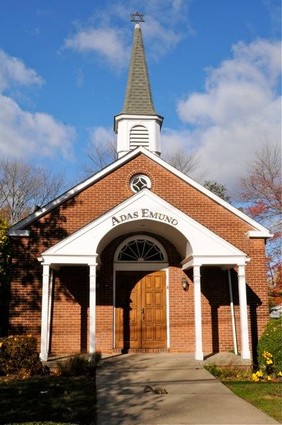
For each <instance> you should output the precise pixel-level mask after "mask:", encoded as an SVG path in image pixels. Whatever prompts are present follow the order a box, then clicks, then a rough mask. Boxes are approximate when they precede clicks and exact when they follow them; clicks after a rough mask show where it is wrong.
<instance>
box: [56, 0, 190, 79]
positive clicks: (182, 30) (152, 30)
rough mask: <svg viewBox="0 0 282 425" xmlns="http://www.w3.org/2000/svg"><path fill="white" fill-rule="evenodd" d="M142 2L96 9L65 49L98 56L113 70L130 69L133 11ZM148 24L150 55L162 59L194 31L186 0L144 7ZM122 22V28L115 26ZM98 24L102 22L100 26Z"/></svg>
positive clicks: (131, 0) (146, 35) (153, 0)
mask: <svg viewBox="0 0 282 425" xmlns="http://www.w3.org/2000/svg"><path fill="white" fill-rule="evenodd" d="M139 7H140V2H138V1H136V0H129V1H128V2H127V4H126V5H125V4H124V2H115V3H114V4H110V5H109V6H108V7H107V6H103V9H96V12H95V15H94V16H91V17H89V20H88V22H87V23H84V24H83V23H80V24H79V25H78V24H77V23H76V29H75V32H74V34H73V35H72V36H70V37H68V38H66V39H65V41H64V48H67V49H71V50H74V51H76V52H78V53H84V54H85V53H93V54H97V55H98V56H99V57H100V59H102V60H103V61H105V63H106V64H110V65H111V67H112V69H115V70H118V71H119V70H120V69H122V68H123V67H126V68H127V67H128V58H129V53H130V51H131V44H132V31H131V28H130V22H129V18H130V12H129V11H134V10H139ZM142 13H144V19H145V22H144V23H142V24H141V25H142V32H143V34H144V39H145V43H146V52H147V54H148V55H149V56H152V57H154V58H159V57H161V56H163V55H164V54H166V53H167V52H168V51H169V50H172V49H173V48H174V47H175V46H176V45H177V44H178V43H179V41H180V40H181V39H183V38H184V37H186V36H187V33H189V32H191V30H190V28H189V26H188V7H187V4H186V1H185V0H162V2H159V1H156V0H151V1H149V2H145V3H144V4H143V6H142ZM117 20H119V21H120V22H119V25H118V28H116V26H115V24H114V23H116V22H117ZM97 22H98V23H99V24H98V25H97Z"/></svg>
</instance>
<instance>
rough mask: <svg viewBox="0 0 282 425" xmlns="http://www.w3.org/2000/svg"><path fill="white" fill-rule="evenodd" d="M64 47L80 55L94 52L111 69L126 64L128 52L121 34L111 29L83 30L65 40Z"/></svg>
mask: <svg viewBox="0 0 282 425" xmlns="http://www.w3.org/2000/svg"><path fill="white" fill-rule="evenodd" d="M64 46H65V47H66V48H69V49H73V50H75V51H77V52H80V53H87V52H91V51H92V52H96V53H98V54H99V55H100V56H101V57H102V58H103V59H105V60H106V61H107V62H108V63H110V64H111V65H112V66H113V67H115V68H117V69H120V68H122V67H123V66H124V64H125V63H127V62H128V55H129V50H128V47H126V46H125V43H124V39H123V34H122V32H121V31H119V30H115V29H113V28H85V29H82V30H80V31H79V32H77V33H76V34H75V35H74V36H73V37H70V38H67V39H66V40H65V44H64Z"/></svg>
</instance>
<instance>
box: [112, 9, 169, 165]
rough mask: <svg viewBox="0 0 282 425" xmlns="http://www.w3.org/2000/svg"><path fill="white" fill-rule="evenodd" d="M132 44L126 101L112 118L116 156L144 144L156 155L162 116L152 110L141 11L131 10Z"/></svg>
mask: <svg viewBox="0 0 282 425" xmlns="http://www.w3.org/2000/svg"><path fill="white" fill-rule="evenodd" d="M131 21H132V22H135V29H134V37H133V46H132V52H131V61H130V68H129V75H128V81H127V87H126V95H125V101H124V105H123V109H122V112H121V113H119V114H118V115H115V117H114V131H115V133H116V134H117V155H118V158H120V157H121V156H123V155H125V154H126V153H127V152H129V151H131V150H132V149H135V148H138V147H143V148H146V149H148V150H149V151H150V152H153V153H155V154H157V155H160V152H161V143H160V132H161V127H162V123H163V117H162V116H161V115H158V114H157V113H156V111H155V108H154V104H153V100H152V93H151V87H150V81H149V74H148V69H147V64H146V58H145V51H144V45H143V38H142V31H141V28H140V22H144V20H143V15H142V14H141V13H138V12H136V13H133V14H132V15H131Z"/></svg>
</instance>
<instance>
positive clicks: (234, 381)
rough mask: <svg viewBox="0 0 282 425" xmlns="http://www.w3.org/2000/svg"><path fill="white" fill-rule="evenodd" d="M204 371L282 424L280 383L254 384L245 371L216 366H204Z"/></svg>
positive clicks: (281, 386) (248, 372) (262, 382)
mask: <svg viewBox="0 0 282 425" xmlns="http://www.w3.org/2000/svg"><path fill="white" fill-rule="evenodd" d="M206 369H207V370H208V371H209V372H210V373H211V374H212V375H214V376H215V377H216V378H217V379H218V380H220V381H221V382H222V383H223V384H224V385H226V386H227V387H228V388H229V389H230V390H231V391H232V392H234V393H235V394H236V395H237V396H238V397H241V398H242V399H244V400H246V401H247V402H248V403H251V404H252V405H253V406H255V407H257V408H258V409H260V410H262V411H263V412H264V413H266V414H267V415H269V416H271V417H272V418H274V419H276V420H277V421H278V422H280V423H282V384H281V382H273V381H269V382H266V381H261V382H254V381H252V380H251V372H250V371H247V370H245V371H244V370H236V369H234V368H232V369H230V368H220V367H218V366H216V365H209V366H206Z"/></svg>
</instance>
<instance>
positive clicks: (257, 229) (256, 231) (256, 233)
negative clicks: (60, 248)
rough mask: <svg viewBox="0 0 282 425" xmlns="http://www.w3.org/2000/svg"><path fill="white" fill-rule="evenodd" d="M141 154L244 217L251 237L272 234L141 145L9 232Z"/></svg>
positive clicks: (23, 225) (17, 229) (35, 218)
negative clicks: (249, 227)
mask: <svg viewBox="0 0 282 425" xmlns="http://www.w3.org/2000/svg"><path fill="white" fill-rule="evenodd" d="M140 154H143V155H145V156H147V157H148V158H150V159H151V160H153V161H154V162H156V163H158V164H159V165H160V166H161V167H164V168H165V169H167V170H168V171H170V172H171V173H173V174H175V175H176V176H178V177H179V178H181V179H182V180H184V181H185V182H186V183H187V184H189V185H191V186H192V187H194V188H196V189H197V190H198V191H199V192H201V193H203V194H205V195H206V196H208V197H209V198H211V199H213V200H214V201H215V202H217V203H218V204H220V205H222V206H223V207H224V208H225V209H227V210H229V211H230V212H231V213H232V214H234V215H236V216H237V217H239V218H240V219H242V220H244V221H245V222H246V223H248V224H249V225H250V226H251V227H253V230H250V231H249V236H250V237H260V238H269V237H271V234H270V233H269V231H268V229H266V228H265V227H264V226H262V225H261V224H259V223H257V222H256V221H255V220H253V219H251V218H250V217H248V216H247V215H246V214H244V213H243V212H241V211H240V210H238V209H237V208H235V207H233V206H232V205H230V204H229V203H228V202H226V201H224V200H223V199H221V198H220V197H219V196H217V195H215V194H214V193H212V192H211V191H209V190H208V189H206V188H205V187H203V186H202V185H200V184H199V183H197V182H195V181H194V180H193V179H191V178H190V177H188V176H186V175H185V174H183V173H181V172H180V171H178V170H177V169H176V168H174V167H173V166H171V165H170V164H168V163H167V162H165V161H164V160H163V159H161V158H160V157H159V156H157V155H155V154H153V153H151V152H150V151H148V150H147V149H144V148H142V147H139V148H136V149H134V150H132V151H130V152H129V153H128V154H126V155H124V156H123V157H122V158H120V159H118V160H116V161H115V162H113V163H112V164H110V165H108V166H107V167H105V168H104V169H103V170H101V171H99V172H98V173H96V174H95V175H93V176H91V177H89V178H88V179H86V180H84V181H83V182H81V183H80V184H78V185H77V186H75V187H73V188H72V189H70V190H69V191H67V192H65V193H64V194H62V195H61V196H59V197H57V198H56V199H54V200H53V201H51V202H49V203H48V204H46V205H45V206H44V207H42V208H41V209H39V210H37V211H35V212H34V213H32V214H30V215H29V216H28V217H26V218H25V219H23V220H21V221H19V222H18V223H16V224H15V225H13V226H11V227H10V229H9V232H8V234H9V235H10V236H18V235H20V234H21V230H22V229H24V228H25V227H26V226H28V225H29V224H31V223H32V222H33V221H35V220H37V219H39V218H40V217H41V216H43V215H45V214H46V213H48V212H49V211H51V210H52V209H53V208H55V207H57V206H58V205H61V204H63V203H64V202H66V201H67V200H69V199H70V198H72V197H73V196H75V195H76V194H78V193H80V192H81V191H83V190H84V189H86V188H87V187H89V186H91V185H92V184H94V183H95V182H96V181H98V180H100V179H102V178H104V177H105V176H106V175H108V174H109V173H111V172H113V171H114V170H116V169H117V168H119V167H122V165H123V164H125V163H127V162H129V161H131V160H132V159H133V158H135V157H136V156H138V155H140Z"/></svg>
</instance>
